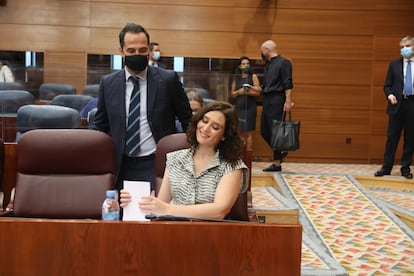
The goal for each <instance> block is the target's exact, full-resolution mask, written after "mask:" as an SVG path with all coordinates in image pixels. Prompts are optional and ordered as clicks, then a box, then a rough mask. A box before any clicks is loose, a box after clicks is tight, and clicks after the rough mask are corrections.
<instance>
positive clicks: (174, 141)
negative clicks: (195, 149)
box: [155, 133, 252, 221]
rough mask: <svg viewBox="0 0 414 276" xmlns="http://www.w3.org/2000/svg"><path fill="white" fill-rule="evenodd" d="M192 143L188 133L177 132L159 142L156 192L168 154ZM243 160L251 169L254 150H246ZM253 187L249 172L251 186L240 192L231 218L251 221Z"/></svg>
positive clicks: (156, 163)
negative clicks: (188, 139)
mask: <svg viewBox="0 0 414 276" xmlns="http://www.w3.org/2000/svg"><path fill="white" fill-rule="evenodd" d="M189 146H190V145H189V144H188V142H187V135H186V134H185V133H175V134H170V135H167V136H165V137H163V138H161V139H160V140H159V141H158V143H157V151H156V154H155V175H156V176H155V194H156V195H157V194H158V191H159V189H160V187H161V183H162V178H163V176H164V170H165V162H166V154H167V153H168V152H171V151H175V150H179V149H185V148H188V147H189ZM243 161H244V162H245V164H246V165H247V167H248V168H249V171H251V168H252V150H246V151H245V155H244V158H243ZM250 187H251V174H249V186H248V189H247V191H246V192H244V193H240V194H239V196H238V198H237V200H236V202H235V204H234V205H233V207H232V209H231V211H230V214H229V215H228V218H229V219H232V220H243V221H249V213H248V207H249V199H251V196H250V195H249V194H250V193H251V192H250Z"/></svg>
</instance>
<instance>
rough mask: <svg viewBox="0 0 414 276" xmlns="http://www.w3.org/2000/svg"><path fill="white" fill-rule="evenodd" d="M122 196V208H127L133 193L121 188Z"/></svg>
mask: <svg viewBox="0 0 414 276" xmlns="http://www.w3.org/2000/svg"><path fill="white" fill-rule="evenodd" d="M120 198H121V207H122V208H125V207H126V206H127V205H128V203H129V202H131V195H130V194H129V192H128V191H127V190H121V193H120Z"/></svg>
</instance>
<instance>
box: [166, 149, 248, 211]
mask: <svg viewBox="0 0 414 276" xmlns="http://www.w3.org/2000/svg"><path fill="white" fill-rule="evenodd" d="M193 152H194V151H193V150H192V149H191V148H189V149H183V150H178V151H174V152H170V153H168V154H167V168H168V176H169V179H170V192H171V196H172V200H171V203H172V204H176V205H191V204H202V203H211V202H214V196H215V193H216V188H217V185H218V183H219V181H220V179H221V177H222V176H223V175H225V174H228V173H230V172H232V171H234V170H237V169H243V173H242V179H241V182H240V192H244V191H246V189H247V185H248V180H249V171H248V169H247V166H246V165H245V164H244V163H243V161H242V160H239V161H238V162H237V164H236V166H235V167H232V166H231V165H230V164H229V163H228V162H226V161H220V159H219V151H217V152H216V155H215V156H214V159H213V160H212V161H211V162H210V163H209V164H208V166H207V169H206V170H204V171H202V172H201V173H200V175H198V176H195V172H194V161H193Z"/></svg>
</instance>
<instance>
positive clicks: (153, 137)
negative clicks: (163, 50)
mask: <svg viewBox="0 0 414 276" xmlns="http://www.w3.org/2000/svg"><path fill="white" fill-rule="evenodd" d="M149 41H150V37H149V34H148V32H147V31H146V30H145V29H144V27H142V26H140V25H138V24H135V23H128V24H126V25H125V26H124V28H123V29H122V30H121V32H120V33H119V42H120V48H119V52H120V53H121V55H122V56H123V59H124V63H125V68H124V70H121V71H117V72H114V73H112V74H109V75H106V76H104V77H103V78H102V80H101V82H100V86H99V96H98V98H99V101H98V105H97V108H98V109H97V112H96V114H95V120H94V122H93V124H92V125H91V128H92V129H97V130H100V131H103V132H106V133H108V134H110V135H111V136H112V139H113V140H114V142H115V148H116V161H117V162H116V163H117V167H116V188H117V189H121V188H122V187H123V181H124V180H136V181H148V182H151V187H152V188H154V179H155V150H156V144H157V142H158V140H160V139H161V138H162V137H164V136H166V135H168V134H172V133H176V129H175V118H178V120H179V121H180V122H181V125H182V127H183V129H184V130H187V127H188V124H189V121H190V119H191V116H192V113H191V109H190V105H189V103H188V100H187V97H186V95H185V92H184V89H183V86H182V84H181V82H180V81H179V79H178V76H177V74H176V73H175V72H174V71H172V70H165V69H160V68H158V67H154V66H147V65H148V56H149V55H150V47H149ZM134 82H135V84H134ZM134 87H137V88H139V89H136V90H134ZM135 91H136V92H135ZM133 92H134V95H136V96H134V97H131V95H132V94H133ZM130 103H132V106H130ZM136 114H137V115H140V116H139V117H137V118H136V119H135V120H134V122H130V120H129V119H130V118H134V117H136V116H135V115H136ZM128 127H129V128H128ZM137 128H138V129H139V130H137V131H135V132H134V133H131V132H133V131H132V130H133V129H137ZM127 136H128V137H127Z"/></svg>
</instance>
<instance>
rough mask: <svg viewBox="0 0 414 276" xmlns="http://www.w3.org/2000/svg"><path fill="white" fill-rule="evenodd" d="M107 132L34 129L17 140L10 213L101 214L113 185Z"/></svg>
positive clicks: (96, 216)
mask: <svg viewBox="0 0 414 276" xmlns="http://www.w3.org/2000/svg"><path fill="white" fill-rule="evenodd" d="M114 171H115V146H114V143H113V140H112V139H111V137H110V136H109V135H107V134H105V133H103V132H100V131H95V130H88V129H66V130H62V129H53V130H52V129H38V130H33V131H29V132H27V133H25V134H23V135H22V136H21V138H20V139H19V142H18V144H17V177H16V178H17V180H16V191H15V197H14V206H13V209H14V216H17V217H37V218H72V219H76V218H91V219H99V218H101V212H102V211H101V210H102V202H103V201H104V199H105V191H106V190H108V189H113V187H114Z"/></svg>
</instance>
